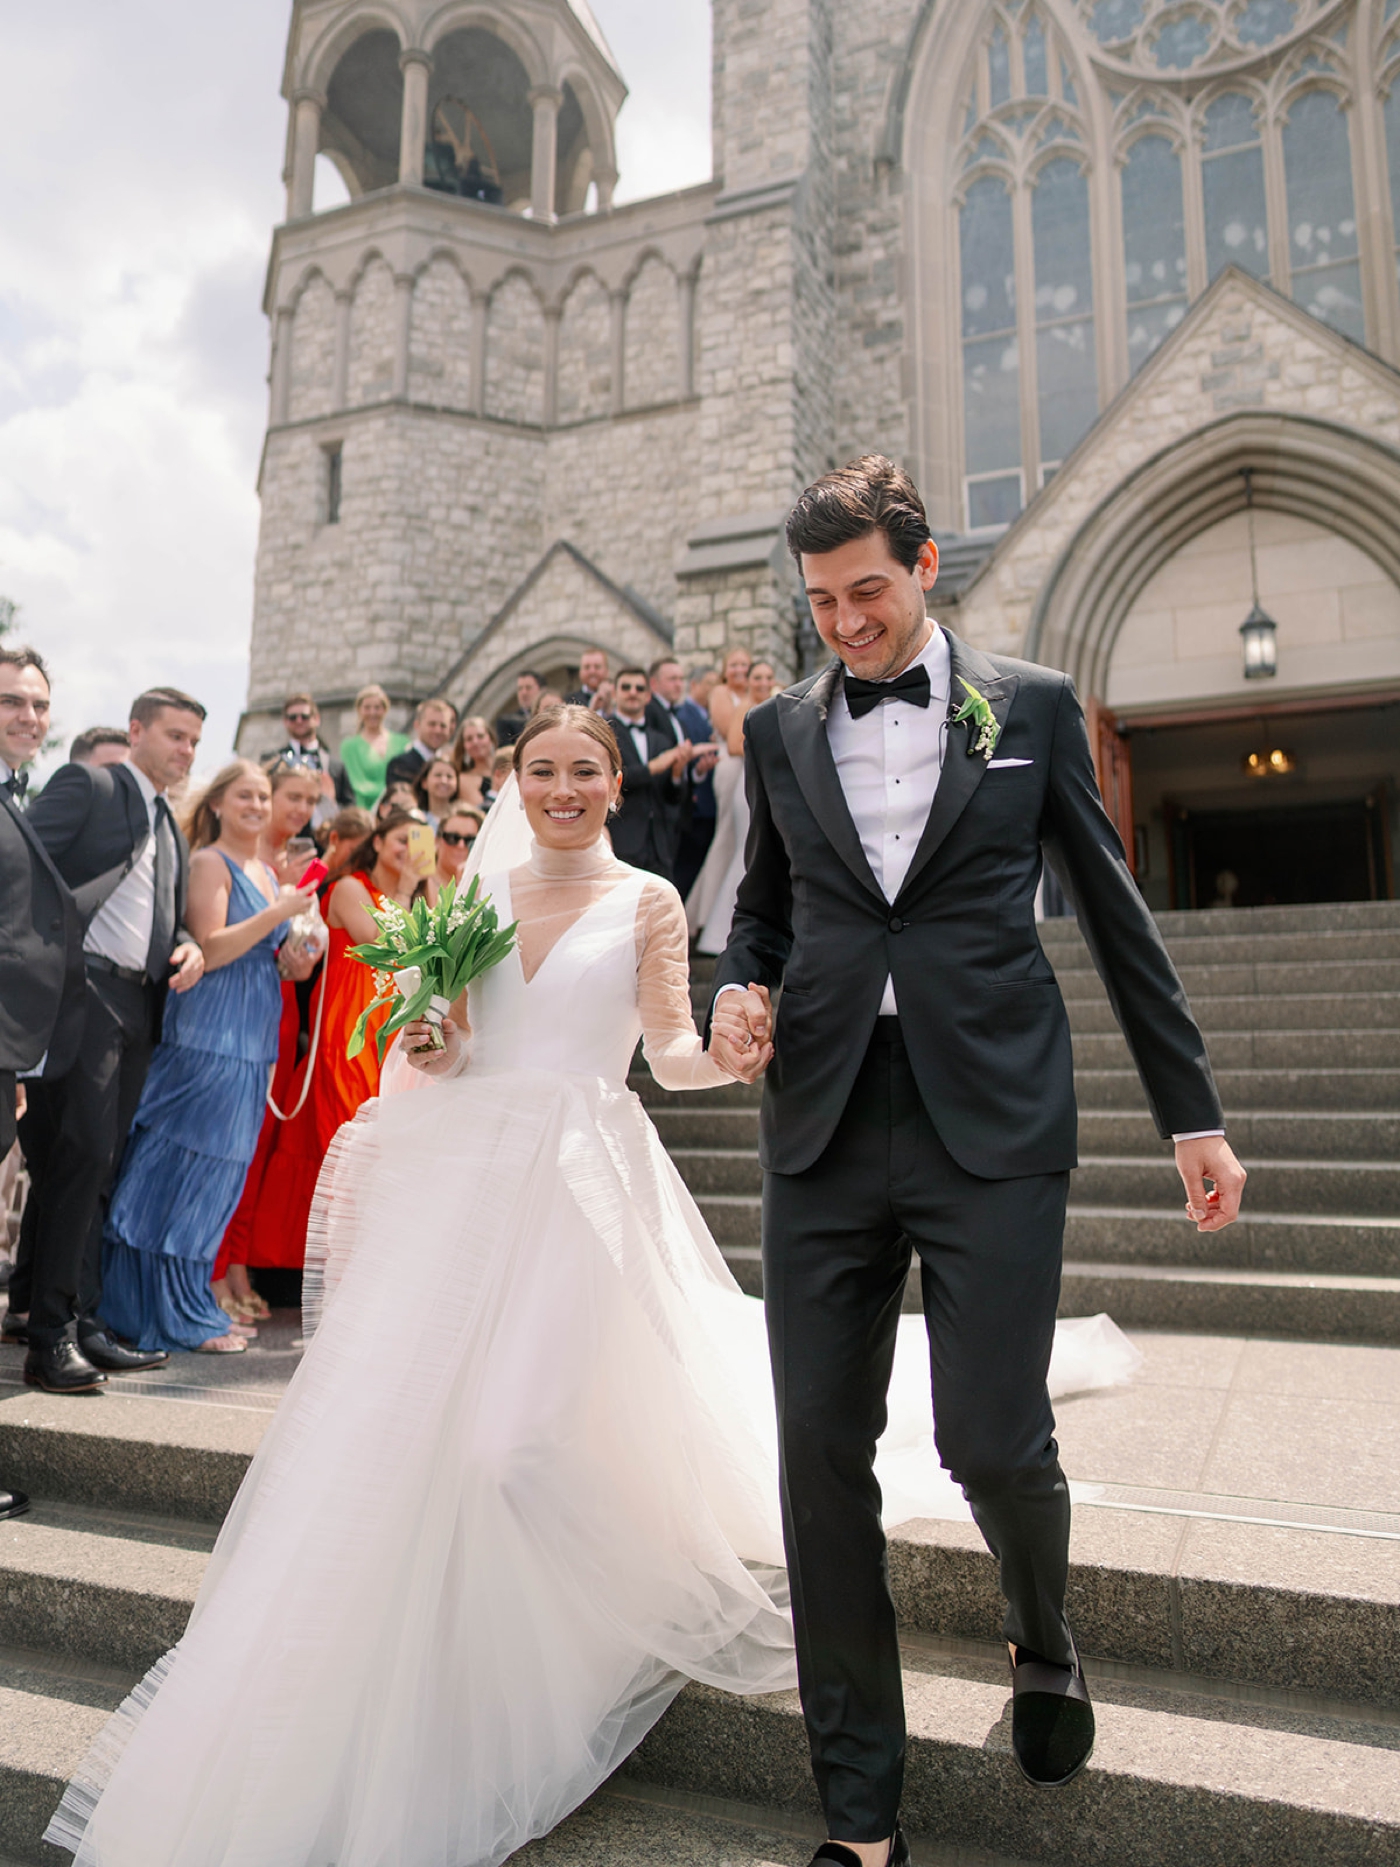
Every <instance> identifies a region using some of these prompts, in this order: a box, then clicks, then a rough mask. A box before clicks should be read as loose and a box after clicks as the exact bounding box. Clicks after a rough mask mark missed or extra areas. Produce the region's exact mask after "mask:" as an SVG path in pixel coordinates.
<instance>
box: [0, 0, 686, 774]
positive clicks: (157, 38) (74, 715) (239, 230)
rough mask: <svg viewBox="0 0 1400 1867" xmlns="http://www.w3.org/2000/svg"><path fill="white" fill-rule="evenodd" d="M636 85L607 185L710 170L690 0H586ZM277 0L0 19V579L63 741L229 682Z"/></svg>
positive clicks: (280, 7)
mask: <svg viewBox="0 0 1400 1867" xmlns="http://www.w3.org/2000/svg"><path fill="white" fill-rule="evenodd" d="M593 10H594V12H595V14H596V15H597V17H598V19H599V21H600V23H601V24H602V27H603V30H604V32H605V33H606V34H607V36H608V38H609V41H610V43H611V45H612V48H613V51H614V53H615V54H616V56H617V59H618V63H619V64H620V65H621V67H622V70H623V73H624V75H625V76H626V78H627V80H628V83H629V84H630V86H631V90H632V95H631V97H630V98H629V100H628V102H627V104H626V105H625V106H624V109H623V113H622V116H621V118H620V119H619V124H618V146H619V167H620V168H621V171H622V182H621V185H620V187H619V190H618V198H619V200H628V199H632V198H635V197H636V196H639V195H644V194H654V193H659V192H664V191H665V190H667V189H671V188H680V187H685V186H687V185H689V184H690V183H692V182H698V181H703V180H705V179H706V178H707V177H708V175H709V172H710V171H709V164H710V150H709V4H708V0H666V4H665V6H664V7H663V6H659V5H658V4H657V0H593ZM289 16H290V0H237V4H236V5H231V6H216V5H213V4H210V3H209V0H204V3H203V4H200V5H197V6H188V5H179V4H176V0H122V4H121V5H120V6H115V5H113V4H112V0H70V4H68V5H66V6H65V7H63V8H61V9H60V8H55V7H18V6H10V7H5V8H3V24H0V51H2V52H3V56H0V179H2V180H3V185H4V211H3V214H0V595H3V596H8V597H10V598H12V599H13V600H14V601H16V602H17V603H19V604H20V605H21V614H20V621H19V631H18V632H19V634H20V636H21V638H22V639H25V640H28V641H31V642H32V643H33V644H34V646H35V647H36V648H38V649H39V650H40V651H41V652H42V653H43V654H44V655H45V657H46V658H47V659H48V661H49V664H50V667H51V670H52V673H53V676H54V712H55V718H56V722H57V725H58V726H59V728H60V729H61V730H62V731H63V733H64V734H65V735H68V736H71V734H72V733H74V732H76V731H79V730H80V729H81V728H83V727H84V726H89V725H94V724H99V723H101V724H121V723H123V722H124V720H125V717H126V715H125V709H126V706H127V703H128V702H129V701H130V699H131V697H132V695H133V694H135V693H136V692H138V691H139V690H140V688H142V687H143V686H147V685H150V684H152V683H154V682H158V681H172V682H174V683H175V684H176V685H178V686H182V687H185V688H186V689H188V690H189V691H190V692H192V693H194V694H197V695H198V696H199V697H200V698H201V699H203V700H205V701H206V703H207V704H208V705H209V708H210V719H209V725H208V727H207V729H206V744H205V753H204V754H202V755H201V759H200V766H201V768H203V769H206V770H207V769H211V768H212V766H213V765H215V764H217V763H218V762H219V760H220V759H221V758H222V757H223V756H224V755H225V754H226V753H227V751H228V749H229V747H230V745H231V743H232V736H233V731H234V728H235V726H236V723H237V719H238V713H239V710H240V708H241V706H242V702H243V697H244V692H245V688H246V681H247V650H248V628H249V616H250V608H251V603H252V587H253V555H254V550H255V548H256V542H257V525H258V505H257V498H256V494H255V491H254V482H255V479H256V475H257V465H258V451H259V448H260V445H261V441H262V430H263V423H264V420H265V416H266V383H265V378H266V370H267V329H266V323H265V320H264V318H263V315H262V311H261V308H260V307H261V298H262V287H263V273H264V268H265V265H266V262H267V251H268V237H269V233H270V230H271V228H272V226H273V225H274V223H275V222H276V221H277V220H278V219H279V218H280V215H281V211H282V206H283V199H284V197H283V192H282V187H281V183H280V181H279V174H280V171H281V165H282V151H283V139H284V135H285V125H286V116H285V110H286V107H285V105H284V104H283V102H282V100H281V98H280V96H279V95H278V86H279V84H280V81H281V71H282V59H283V53H284V49H285V42H286V31H287V21H288V18H289Z"/></svg>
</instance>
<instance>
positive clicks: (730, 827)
mask: <svg viewBox="0 0 1400 1867" xmlns="http://www.w3.org/2000/svg"><path fill="white" fill-rule="evenodd" d="M738 652H739V654H740V655H742V654H743V653H744V651H743V650H742V649H740V650H739V651H738ZM731 659H732V657H726V659H725V668H726V669H728V667H729V664H730V660H731ZM747 675H748V680H747V686H746V689H745V692H744V695H743V698H742V699H738V698H736V696H735V694H734V692H733V689H732V688H731V687H730V686H729V685H728V684H726V686H725V687H724V689H723V690H722V698H724V699H725V700H727V701H728V703H729V704H728V705H727V706H724V707H720V708H717V709H716V714H715V715H712V717H713V718H715V737H716V738H717V739H718V740H719V741H720V743H721V744H722V745H723V747H724V758H723V760H722V761H721V763H720V764H719V765H718V766H716V768H715V818H716V821H715V840H714V842H713V843H711V845H710V848H709V852H708V854H707V855H706V858H705V866H704V868H703V869H701V871H700V873H699V875H698V876H697V877H696V879H695V887H694V888H693V889H692V891H691V896H690V902H689V904H688V907H687V915H688V919H689V922H690V928H691V932H692V933H693V934H694V935H695V936H696V939H695V945H696V949H697V951H699V952H701V953H722V952H723V951H724V949H725V946H726V944H727V942H728V940H729V928H730V924H731V923H732V921H733V919H734V904H735V902H736V901H737V900H738V897H739V884H740V882H741V881H743V879H744V846H745V844H746V843H747V841H748V836H749V800H748V798H747V796H746V795H745V793H744V720H745V717H746V716H747V715H748V714H749V713H750V712H752V710H753V709H754V708H755V707H757V706H761V705H762V703H763V702H764V701H765V700H767V699H769V698H770V696H771V695H772V693H773V691H774V689H775V688H776V687H777V684H778V677H777V675H776V674H775V673H774V671H773V664H772V662H771V661H755V662H752V663H751V664H749V665H748V668H747ZM712 704H713V703H712ZM716 715H722V716H723V718H724V720H725V721H726V724H725V725H723V726H721V725H720V724H719V718H718V717H717V716H716Z"/></svg>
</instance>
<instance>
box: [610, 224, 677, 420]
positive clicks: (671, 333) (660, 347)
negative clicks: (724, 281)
mask: <svg viewBox="0 0 1400 1867" xmlns="http://www.w3.org/2000/svg"><path fill="white" fill-rule="evenodd" d="M625 358H626V361H625V364H624V367H623V371H622V392H623V399H624V401H625V403H626V405H627V407H628V408H649V407H650V406H652V404H654V403H656V402H672V401H674V400H675V398H676V396H677V394H678V393H679V385H680V374H681V316H680V288H679V287H678V285H677V283H676V275H675V273H674V272H672V270H671V268H670V267H669V266H668V265H667V264H666V262H665V260H664V259H658V258H656V257H655V255H653V256H652V257H650V258H648V259H644V260H643V261H642V265H641V269H640V271H639V272H638V273H637V276H636V278H635V279H634V280H633V281H632V289H631V291H630V292H629V293H628V297H627V323H626V348H625Z"/></svg>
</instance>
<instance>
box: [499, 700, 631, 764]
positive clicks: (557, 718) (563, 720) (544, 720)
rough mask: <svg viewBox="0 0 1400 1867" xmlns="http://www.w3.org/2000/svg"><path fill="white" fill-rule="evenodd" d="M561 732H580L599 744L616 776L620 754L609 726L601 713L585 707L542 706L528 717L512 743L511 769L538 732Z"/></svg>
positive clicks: (620, 758) (522, 762) (523, 758)
mask: <svg viewBox="0 0 1400 1867" xmlns="http://www.w3.org/2000/svg"><path fill="white" fill-rule="evenodd" d="M561 728H562V730H563V731H565V732H577V733H582V734H583V736H584V738H585V739H591V740H592V741H593V742H594V744H595V745H598V746H601V747H602V749H603V751H604V753H605V754H606V755H607V760H608V764H609V766H610V767H611V770H612V775H613V777H614V778H616V777H617V776H618V775H619V774H620V772H621V771H622V754H621V752H619V751H618V749H617V739H616V737H615V736H614V733H613V729H612V727H611V726H609V725H608V722H607V721H606V720H605V719H604V718H603V716H602V714H601V713H591V712H590V711H589V709H588V708H587V707H569V706H558V707H546V708H544V709H542V710H541V711H540V712H539V713H537V714H536V715H535V717H534V718H533V719H532V720H528V721H527V722H526V725H525V730H524V732H522V733H521V735H520V737H519V738H518V739H517V740H516V742H515V769H516V771H517V773H518V772H519V771H520V770H521V768H522V766H523V764H524V762H525V748H526V747H527V746H528V745H529V744H530V743H531V741H532V740H535V739H538V738H539V736H540V734H541V733H552V732H554V731H556V730H558V729H561Z"/></svg>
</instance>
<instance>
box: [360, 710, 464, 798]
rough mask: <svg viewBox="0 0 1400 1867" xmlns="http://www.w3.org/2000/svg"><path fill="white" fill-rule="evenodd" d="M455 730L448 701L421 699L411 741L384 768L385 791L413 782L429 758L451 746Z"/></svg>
mask: <svg viewBox="0 0 1400 1867" xmlns="http://www.w3.org/2000/svg"><path fill="white" fill-rule="evenodd" d="M456 730H457V709H456V707H454V706H453V704H452V702H451V701H450V700H424V701H423V702H422V703H421V704H420V705H419V708H418V711H417V712H416V713H415V714H414V716H413V742H412V744H411V745H407V746H405V747H404V749H403V751H402V752H396V753H395V754H394V756H393V758H391V759H390V760H389V763H388V765H387V766H386V768H385V771H384V789H385V790H386V791H387V790H388V789H389V787H390V785H393V784H414V783H416V782H417V778H418V774H419V772H420V771H422V769H423V767H424V766H425V765H426V764H427V763H428V761H429V759H432V758H436V756H437V754H438V753H439V752H441V751H442V750H443V748H444V746H449V745H451V743H452V735H453V733H455V732H456ZM351 801H352V802H353V801H354V800H353V799H352V800H351Z"/></svg>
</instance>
